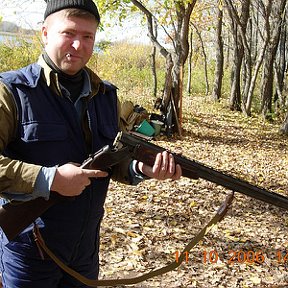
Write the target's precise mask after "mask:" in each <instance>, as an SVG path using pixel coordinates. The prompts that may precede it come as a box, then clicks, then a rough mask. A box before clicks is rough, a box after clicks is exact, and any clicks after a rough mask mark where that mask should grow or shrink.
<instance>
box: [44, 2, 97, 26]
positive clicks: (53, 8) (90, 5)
mask: <svg viewBox="0 0 288 288" xmlns="http://www.w3.org/2000/svg"><path fill="white" fill-rule="evenodd" d="M45 1H46V2H47V7H46V10H45V13H44V19H46V18H47V17H48V16H49V15H50V14H52V13H55V12H57V11H60V10H63V9H67V8H77V9H83V10H86V11H88V12H90V13H91V14H92V15H94V16H95V18H96V21H97V22H100V15H99V12H98V9H97V7H96V5H95V3H94V2H93V0H45Z"/></svg>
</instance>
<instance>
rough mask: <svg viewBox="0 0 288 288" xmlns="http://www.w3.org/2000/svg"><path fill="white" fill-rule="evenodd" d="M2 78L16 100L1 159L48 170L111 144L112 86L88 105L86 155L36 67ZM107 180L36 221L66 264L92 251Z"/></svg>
mask: <svg viewBox="0 0 288 288" xmlns="http://www.w3.org/2000/svg"><path fill="white" fill-rule="evenodd" d="M1 78H2V79H1V81H3V82H4V83H5V84H6V85H7V86H8V88H9V89H11V92H12V93H13V95H14V98H15V101H16V106H17V110H18V117H19V119H18V130H17V135H16V137H15V139H14V140H13V141H12V142H11V143H9V145H8V147H7V148H6V149H5V151H4V153H3V154H4V155H5V156H7V157H10V158H12V159H18V160H22V161H25V162H28V163H33V164H37V165H41V166H46V167H49V166H54V165H62V164H65V163H68V162H76V163H82V162H83V161H84V160H85V159H86V158H87V157H88V155H89V154H90V153H91V152H93V151H97V150H98V149H100V148H101V147H103V146H104V145H106V144H108V145H111V144H112V142H113V140H114V138H115V136H116V134H117V132H118V115H117V96H116V87H115V86H113V85H111V84H109V83H104V85H105V89H103V91H105V92H98V94H97V95H95V96H94V97H92V98H91V99H90V100H89V101H88V103H87V118H88V122H89V128H90V131H91V135H92V143H90V145H89V146H90V147H92V151H88V150H87V143H85V137H84V134H83V129H82V127H81V123H80V122H79V117H78V114H77V111H76V109H75V107H74V105H73V103H72V102H71V101H70V100H69V99H68V98H66V97H61V96H59V95H56V94H55V93H54V92H52V90H51V89H49V87H48V86H47V84H46V82H45V81H44V80H43V78H42V77H41V67H40V66H39V65H38V64H36V63H34V64H31V65H29V66H27V67H25V68H23V69H20V70H18V71H14V72H5V73H2V74H1ZM100 90H101V89H100ZM109 180H110V179H109V177H107V178H104V179H94V180H93V181H92V184H91V185H90V186H89V187H87V189H86V190H85V191H84V192H83V193H82V194H81V195H80V196H77V197H76V199H75V200H70V201H64V202H62V203H60V204H57V205H54V206H53V207H52V208H50V209H49V210H48V211H47V212H46V213H45V214H43V215H42V216H41V218H39V219H37V223H38V224H39V225H40V227H41V233H42V234H43V237H44V239H45V241H46V243H47V244H48V246H49V247H50V248H51V249H52V250H53V251H54V252H56V254H57V255H59V256H60V257H61V258H62V259H63V260H64V261H66V262H67V263H69V262H71V261H73V260H75V259H77V257H78V256H79V257H81V253H82V255H83V253H85V251H84V250H85V247H86V249H87V248H88V247H91V246H92V247H95V241H98V240H97V239H98V237H99V235H98V229H99V225H100V221H101V219H102V216H103V210H104V209H103V205H104V201H105V197H106V193H107V188H108V185H109ZM11 192H12V191H11ZM29 230H30V228H29V229H26V232H27V231H28V233H29ZM81 243H82V244H81ZM82 245H84V246H83V249H84V250H83V249H82V248H81V247H82ZM96 246H97V245H96ZM95 249H96V250H97V247H96V248H95ZM75 261H76V260H75Z"/></svg>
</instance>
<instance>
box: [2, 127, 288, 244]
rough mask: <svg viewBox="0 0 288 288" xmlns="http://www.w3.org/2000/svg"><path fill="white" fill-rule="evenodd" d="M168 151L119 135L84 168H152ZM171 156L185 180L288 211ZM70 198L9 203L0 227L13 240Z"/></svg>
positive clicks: (275, 200)
mask: <svg viewBox="0 0 288 288" xmlns="http://www.w3.org/2000/svg"><path fill="white" fill-rule="evenodd" d="M165 150H166V149H164V148H162V147H160V146H157V145H155V144H153V143H151V142H148V141H145V140H144V139H143V138H140V137H137V136H134V135H132V134H131V133H124V132H119V133H118V135H117V137H116V138H115V141H114V144H113V147H109V146H105V147H103V148H102V149H101V150H99V151H97V152H96V153H95V154H94V155H91V156H90V157H89V158H88V159H87V160H86V161H84V162H83V164H82V165H81V167H82V168H86V169H99V170H107V169H109V168H112V167H113V166H114V165H116V164H117V163H119V162H121V161H122V160H124V159H127V158H129V157H130V158H132V159H135V160H137V161H141V162H143V163H145V164H147V165H149V166H152V165H153V164H154V161H155V158H156V155H157V154H158V153H159V152H163V151H165ZM170 153H172V154H173V156H174V159H175V163H176V164H179V165H180V166H181V168H182V175H183V176H184V177H188V178H191V179H198V178H202V179H205V180H208V181H210V182H213V183H215V184H218V185H221V186H223V187H225V188H227V189H230V190H232V191H236V192H240V193H242V194H245V195H248V196H250V197H252V198H255V199H258V200H261V201H263V202H266V203H269V204H272V205H275V206H278V207H281V208H284V209H286V210H288V198H287V197H285V196H283V195H280V194H277V193H275V192H271V191H268V190H266V189H264V188H261V187H258V186H256V185H252V184H250V183H249V182H247V181H244V180H241V179H239V178H236V177H233V176H231V175H227V174H225V173H222V172H220V171H217V170H215V169H213V168H211V167H208V166H206V165H204V164H202V163H200V162H197V161H195V160H190V159H188V158H186V157H184V156H182V155H180V154H177V153H173V152H170ZM67 198H69V199H71V197H64V196H61V195H59V194H57V193H51V196H50V198H49V200H48V201H46V200H44V199H43V198H37V199H34V200H31V201H28V202H22V203H21V204H19V205H13V204H12V203H7V204H5V205H3V206H2V208H0V227H1V228H2V229H3V231H4V233H5V234H6V236H7V238H8V239H9V240H12V239H13V238H14V237H16V236H17V235H18V234H19V233H20V232H21V231H22V230H24V229H25V228H26V227H27V226H28V225H30V224H31V223H33V222H34V220H35V219H36V218H38V217H39V216H40V215H42V214H43V213H44V212H45V211H46V210H47V209H49V207H51V206H52V205H55V204H56V203H59V201H63V200H64V199H67ZM20 220H21V221H20Z"/></svg>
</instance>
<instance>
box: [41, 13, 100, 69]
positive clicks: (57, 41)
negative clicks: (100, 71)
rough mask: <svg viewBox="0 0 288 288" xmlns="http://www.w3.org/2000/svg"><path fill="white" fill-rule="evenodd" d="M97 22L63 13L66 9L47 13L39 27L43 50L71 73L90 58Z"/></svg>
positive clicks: (61, 67)
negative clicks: (40, 28)
mask: <svg viewBox="0 0 288 288" xmlns="http://www.w3.org/2000/svg"><path fill="white" fill-rule="evenodd" d="M96 30H97V23H96V21H95V20H94V19H93V18H92V19H90V18H89V19H88V18H87V19H86V18H79V17H74V16H73V17H66V16H65V11H64V10H61V11H59V12H56V13H53V14H51V15H49V16H48V17H47V19H46V21H45V23H44V25H43V27H42V40H43V42H44V45H45V50H46V52H47V54H48V56H49V57H50V58H51V60H52V61H53V62H54V63H55V65H56V66H57V67H58V68H59V69H60V70H62V71H63V72H64V73H66V74H69V75H74V74H76V73H77V72H78V71H80V70H81V69H82V68H83V67H84V66H85V65H86V63H87V62H88V61H89V59H90V57H91V55H92V53H93V47H94V41H95V33H96Z"/></svg>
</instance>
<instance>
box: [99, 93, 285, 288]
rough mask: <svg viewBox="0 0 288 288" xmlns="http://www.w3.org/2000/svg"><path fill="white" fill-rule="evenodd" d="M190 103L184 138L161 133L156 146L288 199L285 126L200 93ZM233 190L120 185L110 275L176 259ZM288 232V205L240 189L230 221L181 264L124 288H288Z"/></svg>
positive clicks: (112, 218) (113, 203) (108, 244)
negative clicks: (281, 127) (244, 113)
mask: <svg viewBox="0 0 288 288" xmlns="http://www.w3.org/2000/svg"><path fill="white" fill-rule="evenodd" d="M206 102H207V103H206ZM184 107H185V111H184V116H185V117H184V119H183V128H184V129H185V132H184V133H183V137H182V139H173V140H167V139H166V138H165V137H159V138H158V139H156V141H155V144H157V145H159V146H162V147H167V148H168V149H169V150H171V151H173V152H176V153H181V154H183V155H184V156H186V157H188V158H189V159H194V160H197V161H200V162H201V163H204V164H205V165H207V166H210V167H213V168H214V169H217V170H219V171H222V172H225V173H227V174H229V175H233V176H235V177H238V178H241V179H245V180H246V181H249V182H251V183H253V184H256V185H258V186H260V187H265V188H266V189H269V190H271V191H273V192H277V193H280V194H282V195H286V196H288V168H287V167H288V157H287V154H288V153H287V152H288V143H287V138H285V137H283V136H280V135H279V134H278V129H279V123H277V124H275V123H274V124H271V123H267V122H263V120H261V119H260V118H256V117H250V118H246V117H244V116H242V115H241V114H240V113H237V112H231V111H229V109H228V108H227V107H224V105H221V104H219V105H218V104H217V105H215V104H213V105H212V104H211V103H209V101H207V100H205V99H203V98H202V100H201V98H199V99H196V98H195V97H191V98H189V100H186V102H185V105H184ZM204 107H205V108H204ZM230 193H231V191H229V190H227V189H225V188H223V187H221V186H218V185H216V184H213V183H211V182H208V181H205V180H202V179H199V180H191V179H188V178H184V177H182V178H181V179H180V180H179V181H174V182H172V181H168V180H167V181H156V180H147V181H144V182H142V183H141V184H139V185H138V186H127V185H122V184H119V183H115V182H112V183H111V186H110V191H109V194H108V198H107V202H106V214H105V218H104V220H103V225H102V230H101V235H102V236H101V247H100V263H101V271H100V279H112V278H130V277H135V276H139V275H141V274H144V273H147V272H149V271H151V270H153V269H157V268H160V267H163V266H165V265H167V264H169V263H171V262H173V261H175V259H176V254H177V253H179V252H180V251H182V250H183V249H184V247H185V246H186V245H187V243H188V242H189V241H190V240H191V239H192V238H193V237H194V236H196V235H197V234H198V233H199V231H200V230H201V229H202V228H203V227H204V226H205V225H206V224H207V223H208V222H209V221H210V219H211V218H212V217H213V216H214V215H215V213H216V211H217V209H218V207H219V206H220V205H221V203H222V202H223V201H224V199H225V198H226V196H227V195H228V194H230ZM287 231H288V213H287V211H285V210H284V209H281V208H278V207H275V206H273V205H270V204H266V203H263V202H261V201H259V200H255V199H252V198H250V197H248V196H245V195H243V194H240V193H237V192H236V193H235V195H234V200H233V202H232V205H231V208H230V209H229V211H228V213H227V214H226V216H225V218H224V219H223V220H222V221H221V222H220V223H219V224H217V225H216V226H215V227H213V228H212V230H211V231H210V232H208V233H207V235H205V237H204V238H203V239H202V240H201V241H200V242H199V243H198V244H197V245H196V246H195V247H194V248H193V249H192V250H191V251H190V252H189V253H186V255H185V256H186V257H185V261H184V262H183V263H182V264H181V265H180V266H179V267H178V268H177V269H176V270H174V271H172V272H168V273H167V274H164V275H162V276H157V277H155V278H152V279H150V280H146V281H144V282H141V283H138V284H135V285H126V286H124V285H122V286H119V287H135V288H140V287H142V288H144V287H147V288H152V287H169V288H170V287H171V288H176V287H177V288H178V287H179V288H180V287H187V288H188V287H189V288H192V287H197V288H198V287H199V288H202V287H203V288H204V287H205V288H206V287H232V288H234V287H235V288H236V287H271V288H272V287H288V237H287V236H288V235H287ZM216 258H218V259H216ZM205 262H206V263H205Z"/></svg>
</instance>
